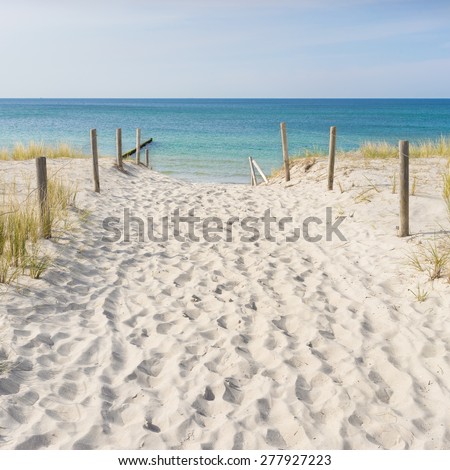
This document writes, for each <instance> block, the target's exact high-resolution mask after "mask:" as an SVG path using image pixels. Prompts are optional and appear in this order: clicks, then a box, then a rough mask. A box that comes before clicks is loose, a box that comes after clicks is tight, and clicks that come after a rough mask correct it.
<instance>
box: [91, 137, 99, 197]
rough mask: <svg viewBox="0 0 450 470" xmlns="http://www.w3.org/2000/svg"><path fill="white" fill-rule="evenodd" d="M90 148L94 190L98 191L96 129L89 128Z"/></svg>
mask: <svg viewBox="0 0 450 470" xmlns="http://www.w3.org/2000/svg"><path fill="white" fill-rule="evenodd" d="M91 149H92V164H93V170H94V191H95V192H96V193H99V192H100V176H99V173H98V151H97V131H96V129H91Z"/></svg>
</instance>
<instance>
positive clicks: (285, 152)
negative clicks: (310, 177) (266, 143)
mask: <svg viewBox="0 0 450 470" xmlns="http://www.w3.org/2000/svg"><path fill="white" fill-rule="evenodd" d="M280 128H281V146H282V148H283V161H284V174H285V176H286V181H290V179H291V172H290V170H289V151H288V142H287V135H286V123H285V122H282V123H281V124H280Z"/></svg>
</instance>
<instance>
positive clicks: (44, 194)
mask: <svg viewBox="0 0 450 470" xmlns="http://www.w3.org/2000/svg"><path fill="white" fill-rule="evenodd" d="M36 174H37V191H38V198H39V208H40V214H41V227H42V236H43V237H44V238H50V237H51V236H52V232H51V223H50V209H49V207H48V191H47V159H46V158H45V157H37V158H36Z"/></svg>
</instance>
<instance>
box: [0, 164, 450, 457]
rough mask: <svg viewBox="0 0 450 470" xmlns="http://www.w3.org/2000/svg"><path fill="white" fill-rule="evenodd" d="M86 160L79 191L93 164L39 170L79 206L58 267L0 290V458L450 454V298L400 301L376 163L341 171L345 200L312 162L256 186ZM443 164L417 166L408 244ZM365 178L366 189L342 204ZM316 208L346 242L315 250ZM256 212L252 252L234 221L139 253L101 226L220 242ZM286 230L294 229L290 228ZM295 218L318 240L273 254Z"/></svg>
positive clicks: (445, 293)
mask: <svg viewBox="0 0 450 470" xmlns="http://www.w3.org/2000/svg"><path fill="white" fill-rule="evenodd" d="M8 164H9V165H10V163H8ZM100 164H101V168H100V178H101V188H102V192H101V193H100V194H95V193H94V192H92V184H91V181H90V173H91V166H90V162H89V161H70V162H65V163H62V162H50V165H51V166H52V167H57V166H58V165H60V168H61V174H65V175H67V176H70V178H71V179H72V180H73V181H75V180H76V181H77V182H78V187H79V195H78V205H79V206H80V207H81V208H84V209H89V210H91V211H92V213H91V215H90V217H89V219H88V220H87V222H85V223H82V224H81V227H80V229H79V230H78V231H77V232H73V233H72V234H70V235H68V236H67V237H65V238H64V239H59V240H54V241H52V242H49V243H50V244H51V246H52V247H53V248H54V250H55V260H54V266H53V267H51V268H50V269H49V270H48V271H47V272H46V273H45V274H44V276H43V279H42V280H37V281H29V280H28V281H27V285H25V282H23V283H21V285H20V286H19V288H18V289H15V288H12V287H11V288H9V289H8V290H5V289H3V290H2V294H1V305H0V319H1V325H2V328H1V331H0V338H1V339H0V343H1V350H2V351H3V352H4V354H3V356H0V364H2V365H1V367H0V448H2V449H44V448H48V449H139V448H144V449H230V448H233V449H285V448H286V449H296V448H302V449H343V448H346V449H347V448H354V449H377V448H386V449H407V448H411V449H431V448H437V449H448V448H449V447H450V435H449V431H448V429H449V424H450V410H449V408H448V403H449V399H450V381H449V377H450V364H449V360H448V357H449V350H450V337H449V332H450V326H449V318H448V316H449V313H448V312H449V311H450V308H449V307H450V298H449V297H450V296H449V290H448V285H446V284H445V283H444V282H443V281H440V280H438V281H436V282H435V283H434V286H433V290H432V292H431V293H430V296H429V298H428V299H427V300H426V302H423V303H418V302H416V300H415V299H414V296H413V295H412V294H411V293H410V292H408V289H412V290H414V288H415V287H416V284H417V282H416V279H417V273H415V271H413V270H412V269H411V268H410V267H408V266H406V265H405V259H406V253H407V251H406V250H407V249H408V247H409V246H411V245H412V243H408V242H407V241H405V240H404V239H399V238H397V237H396V235H395V226H396V225H397V219H398V216H397V212H396V211H397V208H396V205H395V203H396V201H397V197H398V195H397V196H396V195H393V194H392V192H391V190H390V188H389V187H388V186H389V185H388V183H386V184H385V182H386V181H387V182H389V178H390V176H391V173H390V169H389V168H384V169H383V167H382V166H380V167H379V168H378V167H376V168H375V167H374V170H373V171H374V172H373V173H371V171H372V170H371V171H367V169H359V170H358V169H357V168H354V169H352V170H351V171H349V172H348V174H347V175H346V176H345V175H343V174H341V175H340V177H341V179H342V184H345V185H346V187H347V186H348V189H347V190H346V191H345V192H342V193H341V192H340V191H332V192H326V191H325V190H324V185H325V179H324V178H322V177H321V169H320V168H321V167H320V164H318V165H317V166H316V167H315V168H312V169H311V173H308V175H306V173H304V172H303V173H302V174H301V175H300V174H299V175H297V176H295V172H294V180H293V182H292V184H291V185H289V186H288V187H284V185H283V184H281V183H280V184H271V185H269V186H258V187H256V188H252V187H250V186H242V185H205V184H190V183H185V182H180V181H175V180H172V179H170V178H167V177H165V176H163V175H160V174H158V173H155V172H152V171H149V170H147V169H145V168H136V167H133V166H132V165H131V164H127V165H126V169H127V172H126V173H124V174H123V173H120V172H118V171H117V170H116V169H114V168H112V167H111V163H110V162H109V161H107V160H105V161H103V160H101V161H100ZM442 164H443V162H441V161H436V164H435V165H434V166H433V169H432V170H431V171H430V167H429V166H428V167H425V166H424V168H423V170H420V174H421V175H422V176H423V181H424V184H423V186H422V187H421V190H420V191H421V192H420V194H419V195H418V196H417V198H416V200H415V201H414V208H413V209H412V212H413V218H412V228H413V230H414V231H415V232H416V233H418V232H427V231H429V230H430V229H431V228H432V227H436V226H437V225H436V224H437V221H438V220H439V221H441V222H442V220H443V219H444V217H443V215H444V214H445V207H444V206H443V204H442V208H440V206H439V205H438V202H437V198H436V197H435V195H436V194H437V193H436V188H437V187H438V185H439V182H440V180H439V178H440V176H439V168H440V165H442ZM382 165H386V163H385V162H382ZM0 167H1V162H0ZM15 168H16V169H17V170H16V171H17V174H18V175H23V174H25V173H27V172H33V171H34V163H33V162H20V163H16V164H15ZM58 168H59V167H58ZM418 171H419V170H418ZM371 174H372V175H375V176H374V180H373V182H372V184H376V185H377V187H378V188H379V189H380V191H379V192H377V191H373V194H371V200H370V201H363V202H361V201H358V200H357V199H358V198H357V196H358V195H359V194H360V193H361V192H362V191H363V188H362V185H363V184H365V185H366V186H368V184H369V183H367V181H365V178H364V175H365V176H369V178H371V176H370V175H371ZM338 176H339V173H338ZM296 178H298V179H296ZM345 178H348V179H345ZM300 181H301V184H300V183H299V182H300ZM350 181H353V182H354V183H353V184H354V186H353V187H351V183H350ZM364 181H365V183H364ZM425 181H427V183H425ZM427 192H428V193H427ZM394 201H395V202H394ZM327 207H330V208H332V222H333V223H335V222H336V218H337V217H339V216H346V218H345V219H344V220H343V222H342V223H341V224H340V225H339V229H340V231H341V232H342V234H343V235H344V236H345V239H346V240H341V239H339V237H337V236H336V234H335V235H333V236H332V240H331V241H327V240H326V237H325V222H326V218H327V211H326V208H327ZM268 209H270V211H271V216H273V217H276V218H277V223H276V224H275V223H273V224H272V226H271V227H272V234H273V235H274V237H275V240H271V239H269V236H268V234H267V236H266V237H265V236H264V233H263V232H264V225H263V222H262V221H261V222H259V223H258V224H256V223H253V222H252V223H251V224H250V225H252V226H256V227H257V228H258V229H259V231H260V237H259V238H258V239H255V240H250V241H249V240H248V238H249V237H248V235H249V234H250V235H251V233H250V232H249V231H245V230H243V228H242V226H241V227H240V226H239V222H237V221H235V222H233V224H228V227H233V239H232V240H231V241H227V240H226V233H225V229H224V231H223V232H222V233H219V232H218V233H216V234H215V235H218V238H219V239H218V240H217V241H208V240H207V239H205V238H204V237H202V236H200V235H201V230H199V229H198V228H197V229H196V231H195V234H196V235H199V238H200V240H198V241H195V240H192V239H190V238H188V237H186V238H185V239H184V240H177V239H176V238H175V237H174V233H173V224H169V237H168V239H167V240H160V241H149V240H148V239H147V237H146V236H145V237H144V240H141V241H139V233H138V230H137V228H138V224H139V222H136V221H135V220H132V221H131V230H130V241H129V242H126V241H124V239H123V238H124V237H123V236H122V237H121V239H120V240H118V241H115V242H113V241H108V240H105V237H107V238H109V237H111V236H113V235H114V234H113V232H112V230H109V231H108V230H105V228H104V227H103V221H104V220H105V219H106V218H108V217H117V218H119V219H121V220H123V218H124V210H127V211H129V212H127V213H128V214H129V216H140V217H141V218H142V219H143V220H144V221H145V219H147V218H148V217H150V218H151V217H153V218H154V221H155V225H154V233H155V235H161V233H162V226H161V223H160V220H161V217H163V216H170V217H171V216H172V215H173V214H174V213H175V212H174V211H176V210H179V214H180V216H182V217H184V216H187V215H188V213H189V211H192V210H194V213H193V214H194V215H195V216H196V217H199V218H200V219H201V221H203V220H204V219H205V218H206V217H217V218H219V219H220V220H221V221H222V222H223V224H224V226H225V227H227V221H230V220H231V218H232V217H238V218H239V220H240V221H242V220H243V219H244V218H245V217H247V216H252V217H258V218H262V217H264V214H265V211H266V210H268ZM414 214H417V217H414ZM419 214H420V217H419ZM283 217H293V218H294V219H295V224H286V232H287V233H283V232H281V231H280V230H279V225H278V222H279V221H280V220H281V218H283ZM306 217H318V218H320V219H321V220H322V221H323V223H322V224H319V223H318V221H316V222H317V223H316V224H311V233H310V235H312V236H315V235H316V234H321V235H323V238H322V239H321V240H320V241H317V242H315V243H313V242H311V241H307V240H305V239H304V238H303V237H300V238H299V239H298V240H297V241H295V242H294V241H290V242H289V241H286V238H285V237H286V235H291V234H292V227H293V225H295V226H297V227H301V228H302V222H303V221H304V219H305V218H306ZM216 222H217V220H216ZM108 223H109V224H110V225H109V227H117V226H118V225H119V224H115V222H114V221H113V220H111V219H110V220H109V222H108ZM145 225H146V226H145V231H146V230H147V228H148V227H147V225H148V223H147V222H145ZM197 225H198V224H197ZM200 225H201V222H200ZM211 226H212V225H211ZM276 227H278V229H277V228H276ZM180 230H181V233H180V235H181V236H183V237H185V236H186V234H187V224H186V223H181V224H180ZM252 233H253V232H252ZM144 235H145V234H144ZM209 235H210V236H213V235H214V233H212V232H211V233H210V234H209ZM242 236H244V237H247V241H243V240H242ZM177 238H179V237H177ZM430 290H431V289H430Z"/></svg>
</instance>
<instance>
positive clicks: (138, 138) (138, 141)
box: [136, 128, 141, 165]
mask: <svg viewBox="0 0 450 470" xmlns="http://www.w3.org/2000/svg"><path fill="white" fill-rule="evenodd" d="M140 162H141V130H140V129H139V128H137V129H136V165H139V163H140Z"/></svg>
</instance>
